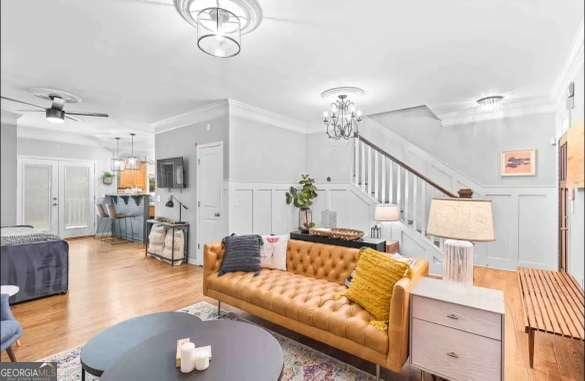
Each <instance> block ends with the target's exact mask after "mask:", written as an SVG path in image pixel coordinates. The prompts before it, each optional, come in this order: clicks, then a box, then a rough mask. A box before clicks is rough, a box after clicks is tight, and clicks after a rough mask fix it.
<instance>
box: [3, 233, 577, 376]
mask: <svg viewBox="0 0 585 381" xmlns="http://www.w3.org/2000/svg"><path fill="white" fill-rule="evenodd" d="M475 280H476V284H477V285H479V286H483V287H490V288H498V289H501V290H503V291H504V294H505V298H506V310H507V319H506V379H507V380H509V381H510V380H514V381H515V380H582V379H583V377H584V374H585V373H584V365H583V364H584V359H583V356H584V346H583V342H579V341H575V340H569V339H565V338H561V337H558V336H552V335H545V334H538V333H537V335H536V347H535V360H534V369H530V368H529V366H528V337H527V335H526V334H525V333H524V331H523V327H522V315H521V314H522V311H521V301H520V294H519V289H518V284H517V279H516V273H513V272H506V271H497V270H489V269H483V268H476V270H475ZM69 282H70V283H69V293H68V294H67V295H59V296H53V297H49V298H45V299H40V300H37V301H32V302H27V303H22V304H19V305H16V306H14V307H13V311H14V314H15V315H16V318H17V319H18V320H20V322H21V323H22V325H23V327H24V336H23V338H22V346H20V347H15V348H14V349H15V354H16V356H17V358H18V359H19V360H21V361H26V360H29V361H32V360H38V359H41V358H43V357H46V356H49V355H51V354H55V353H58V352H62V351H65V350H67V349H69V348H72V347H75V346H78V345H82V344H83V343H85V342H86V341H87V340H89V339H91V338H92V337H93V336H94V335H96V334H97V333H99V332H100V331H102V330H103V329H105V328H107V327H109V326H111V325H113V324H116V323H118V322H121V321H124V320H126V319H129V318H131V317H135V316H139V315H143V314H146V313H152V312H159V311H173V310H177V309H179V308H181V307H184V306H187V305H190V304H193V303H196V302H198V301H201V300H207V301H209V302H212V303H213V301H212V300H211V299H208V298H206V297H204V296H203V295H202V290H201V282H202V270H201V269H200V268H198V267H195V266H176V267H174V268H173V267H170V266H169V265H167V264H164V263H161V262H159V261H157V260H154V259H151V258H145V257H144V251H143V249H142V248H141V247H140V246H138V245H136V244H122V245H118V246H110V245H109V244H107V243H103V242H100V241H97V240H94V239H91V238H85V239H77V240H71V241H70V270H69ZM247 317H248V318H250V319H253V318H252V317H250V316H247ZM253 320H255V321H258V320H257V319H253ZM260 323H262V324H264V325H265V326H266V327H268V328H270V329H274V330H276V331H279V332H281V333H284V334H286V335H288V336H290V337H292V338H294V339H296V340H299V341H301V342H303V343H305V344H307V345H310V346H312V347H315V348H316V349H318V350H321V351H324V352H326V353H328V354H330V355H332V356H335V357H337V358H340V359H341V360H343V361H346V362H349V363H351V364H353V365H354V366H357V367H360V368H362V369H365V370H367V371H369V372H372V371H373V367H372V366H371V364H368V363H365V362H363V361H361V360H359V359H357V358H355V357H353V356H351V355H348V354H345V353H343V352H340V351H337V350H335V349H333V348H330V347H327V346H325V345H323V344H320V343H317V342H314V341H312V340H310V339H308V338H304V337H301V336H299V335H296V334H295V333H293V332H290V331H287V330H284V329H281V328H279V327H275V326H273V325H270V324H269V323H266V322H260ZM1 360H2V361H8V359H7V356H6V354H5V353H2V354H1ZM416 378H417V372H414V371H412V370H410V369H408V367H405V370H404V372H403V374H402V375H390V374H386V375H385V379H396V380H405V379H416Z"/></svg>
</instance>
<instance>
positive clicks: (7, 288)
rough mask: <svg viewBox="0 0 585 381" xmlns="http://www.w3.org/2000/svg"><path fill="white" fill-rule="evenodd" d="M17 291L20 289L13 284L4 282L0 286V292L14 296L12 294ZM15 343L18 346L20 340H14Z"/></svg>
mask: <svg viewBox="0 0 585 381" xmlns="http://www.w3.org/2000/svg"><path fill="white" fill-rule="evenodd" d="M18 291H20V287H18V286H15V285H13V284H5V285H2V286H0V294H6V295H8V296H14V295H16V294H18ZM16 345H17V346H19V347H20V346H21V345H22V344H21V343H20V340H16Z"/></svg>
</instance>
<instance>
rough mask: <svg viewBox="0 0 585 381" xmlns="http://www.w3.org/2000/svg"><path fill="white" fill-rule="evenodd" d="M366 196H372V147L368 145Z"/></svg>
mask: <svg viewBox="0 0 585 381" xmlns="http://www.w3.org/2000/svg"><path fill="white" fill-rule="evenodd" d="M367 182H368V196H370V197H371V196H372V147H371V146H368V180H367Z"/></svg>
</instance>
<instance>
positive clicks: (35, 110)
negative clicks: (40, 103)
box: [16, 109, 45, 112]
mask: <svg viewBox="0 0 585 381" xmlns="http://www.w3.org/2000/svg"><path fill="white" fill-rule="evenodd" d="M44 111H45V110H37V109H34V110H32V109H28V110H25V109H22V110H16V112H44Z"/></svg>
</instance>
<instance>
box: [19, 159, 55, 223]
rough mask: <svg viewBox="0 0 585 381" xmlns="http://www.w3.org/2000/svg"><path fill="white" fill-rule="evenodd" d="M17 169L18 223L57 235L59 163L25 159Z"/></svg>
mask: <svg viewBox="0 0 585 381" xmlns="http://www.w3.org/2000/svg"><path fill="white" fill-rule="evenodd" d="M20 168H21V170H20V192H19V195H20V202H19V208H18V211H19V213H18V222H19V223H20V224H25V225H32V226H34V227H35V228H37V229H40V230H44V231H48V232H51V233H53V234H59V162H58V161H55V160H35V159H25V160H22V161H21V166H20Z"/></svg>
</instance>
